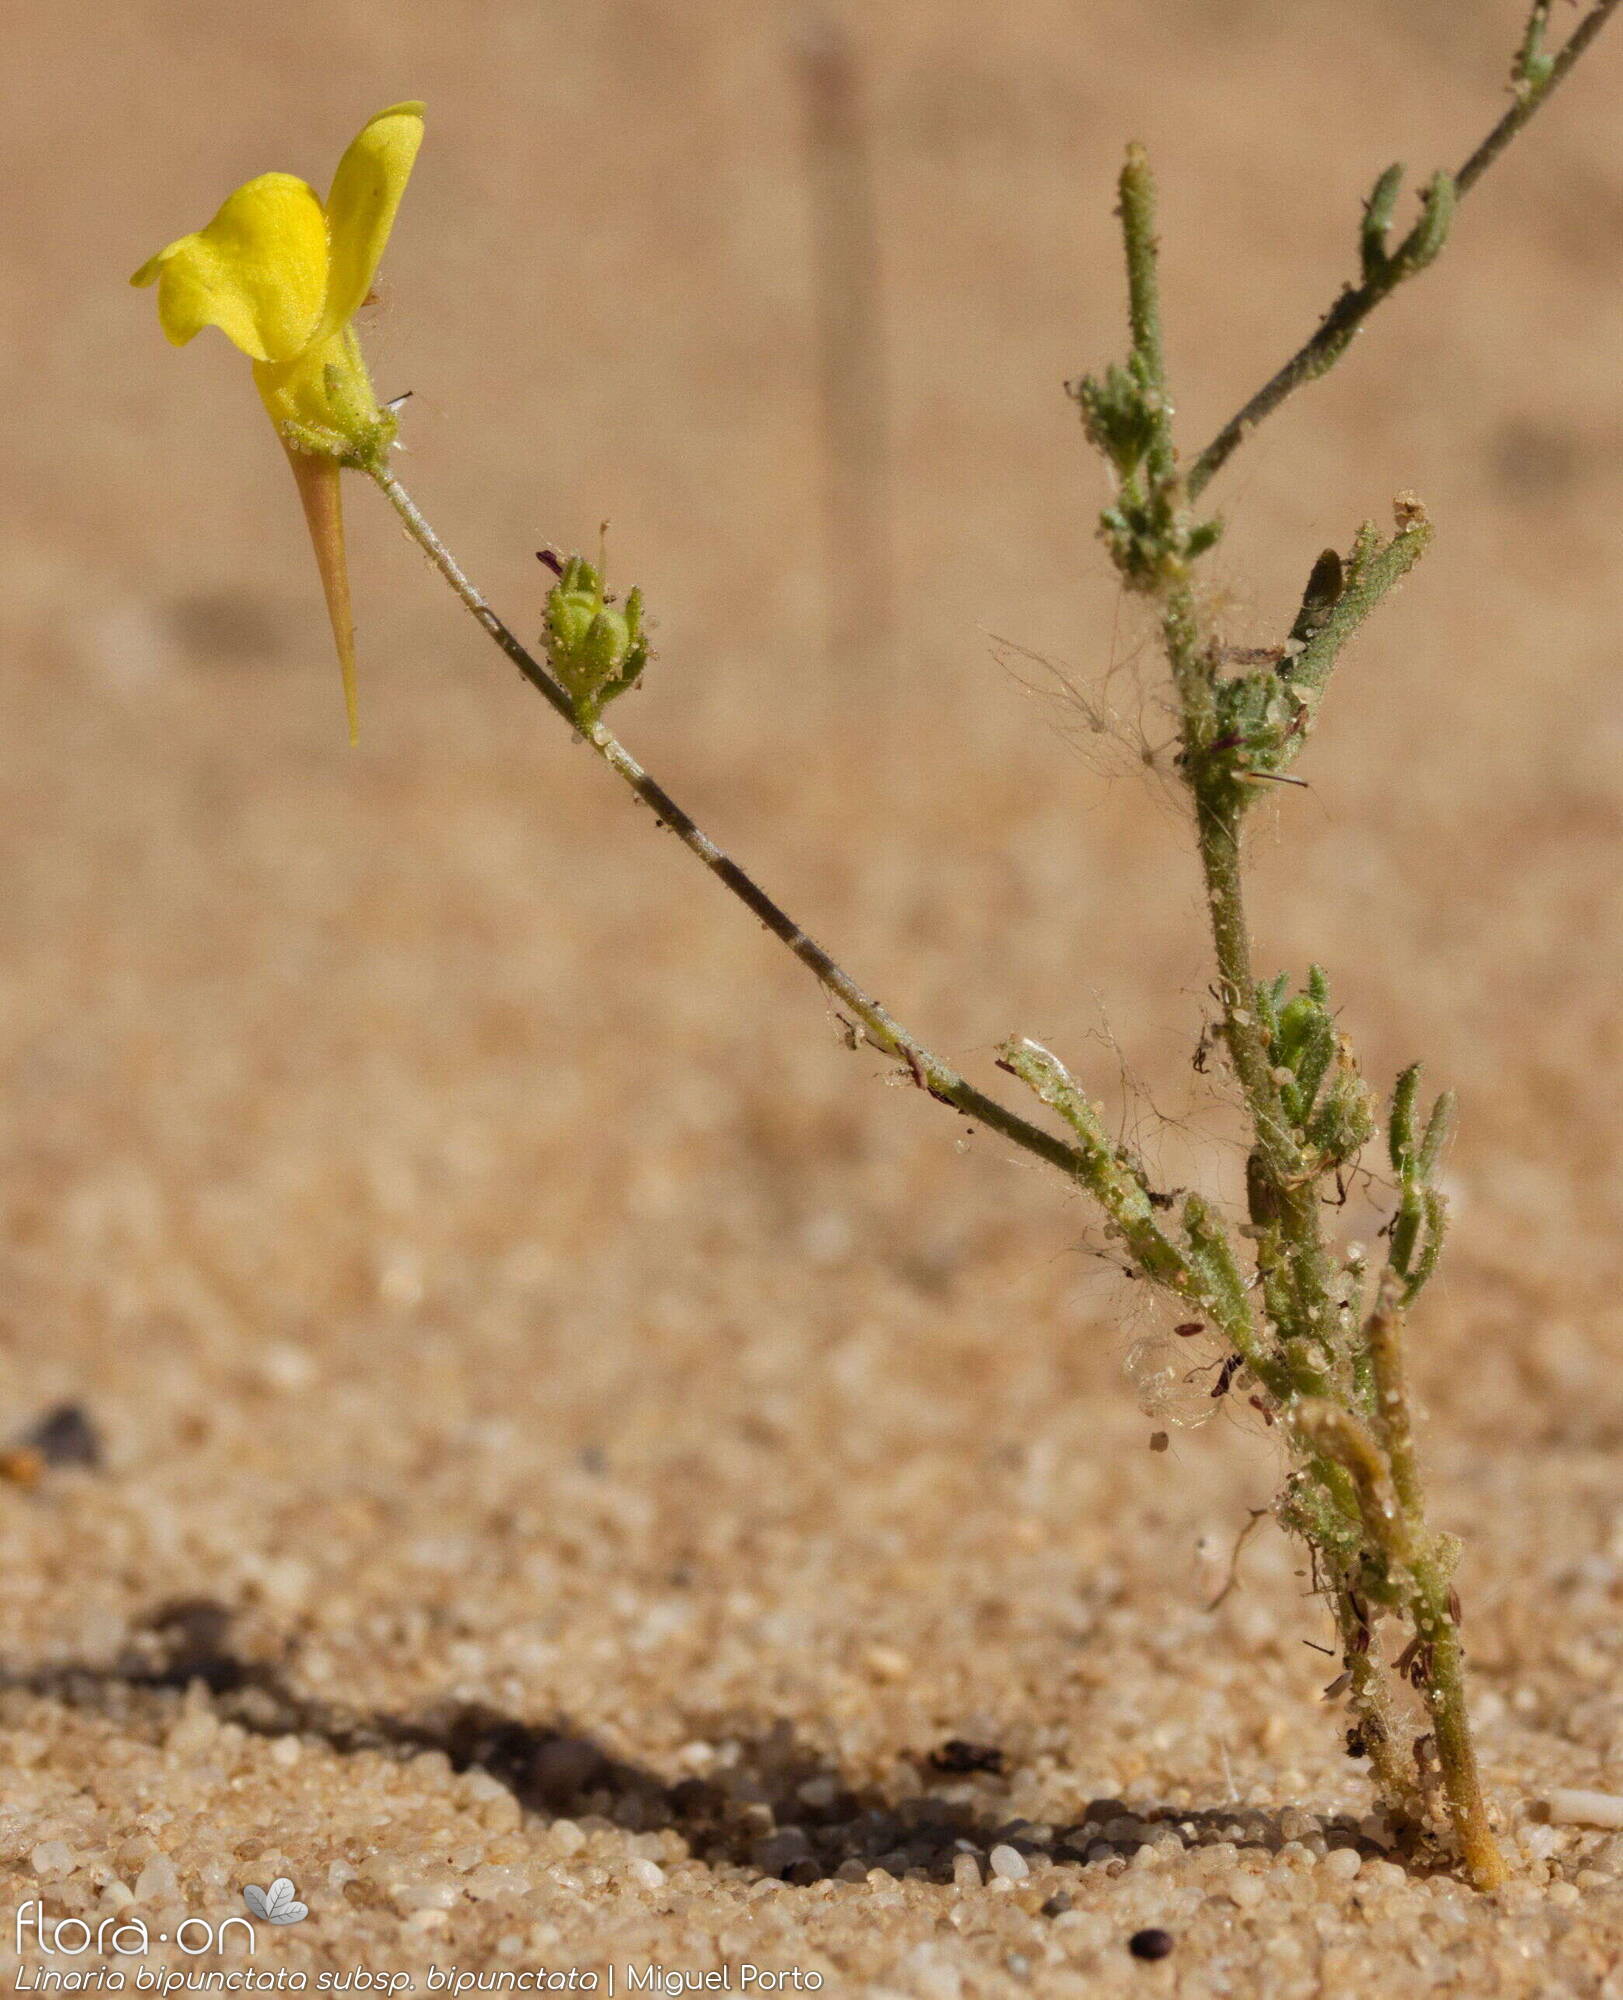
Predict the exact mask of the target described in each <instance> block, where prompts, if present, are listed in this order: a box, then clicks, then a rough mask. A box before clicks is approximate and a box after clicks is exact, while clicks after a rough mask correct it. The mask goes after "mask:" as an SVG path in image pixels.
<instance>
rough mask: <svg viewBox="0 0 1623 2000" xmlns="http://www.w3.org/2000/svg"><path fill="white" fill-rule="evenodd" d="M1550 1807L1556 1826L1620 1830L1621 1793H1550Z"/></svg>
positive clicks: (1551, 1817)
mask: <svg viewBox="0 0 1623 2000" xmlns="http://www.w3.org/2000/svg"><path fill="white" fill-rule="evenodd" d="M1549 1807H1550V1819H1551V1822H1552V1824H1554V1825H1556V1826H1605V1827H1623V1792H1579V1791H1553V1792H1551V1794H1550V1797H1549Z"/></svg>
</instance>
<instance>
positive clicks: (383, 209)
mask: <svg viewBox="0 0 1623 2000" xmlns="http://www.w3.org/2000/svg"><path fill="white" fill-rule="evenodd" d="M422 135H423V107H422V105H421V104H419V103H416V102H409V103H404V104H391V105H390V106H389V107H388V108H387V109H386V110H383V111H380V112H378V113H377V115H376V116H375V117H373V118H370V119H368V120H367V122H366V124H365V125H364V126H363V127H362V128H361V130H360V131H359V132H358V133H357V134H356V136H355V138H354V139H353V140H352V141H351V143H350V145H349V147H348V149H347V150H346V152H345V154H344V157H343V158H342V159H341V160H340V161H339V163H338V171H337V172H336V173H335V174H334V175H333V180H332V186H331V188H330V189H329V190H328V194H327V199H326V202H325V203H323V202H322V201H321V199H320V198H319V197H318V195H317V194H316V191H315V189H314V188H312V187H311V186H310V185H309V183H308V182H306V181H302V180H300V179H299V177H298V176H297V175H296V174H282V173H271V174H260V175H258V176H257V177H256V178H255V179H254V180H251V181H246V182H245V183H244V184H243V185H242V186H241V187H239V188H238V189H237V190H236V191H235V193H233V194H231V195H228V196H227V198H226V200H225V201H224V202H223V203H222V204H221V206H220V209H219V212H218V213H217V214H216V215H215V217H214V219H213V220H212V221H211V222H210V223H208V225H207V226H206V227H205V228H203V229H200V230H196V231H194V232H193V233H192V234H191V235H189V236H181V237H178V238H177V239H176V240H175V241H174V242H173V243H170V244H168V245H167V246H166V247H165V248H164V249H162V250H160V251H159V252H158V254H157V255H156V256H155V257H149V258H148V259H147V261H146V263H144V264H143V265H142V266H141V268H140V270H138V271H137V272H136V273H135V275H134V276H133V277H132V278H131V280H130V282H131V284H133V285H150V284H154V283H156V285H157V287H158V317H159V320H160V321H161V323H162V325H163V330H164V332H165V333H166V334H167V335H168V337H169V338H170V340H171V341H173V342H174V344H175V345H176V346H177V347H183V346H184V345H185V344H186V342H187V341H189V340H191V339H192V338H193V336H194V335H196V334H197V333H199V332H201V330H202V329H203V328H204V327H205V326H217V327H219V328H220V330H221V332H222V333H224V334H225V336H226V337H227V339H228V340H230V341H232V342H233V343H234V344H235V345H236V346H237V347H239V348H240V349H241V350H242V352H243V353H244V354H246V355H248V356H249V357H250V358H251V359H252V360H254V361H258V362H269V363H272V364H285V363H287V362H291V361H296V360H297V359H298V358H299V357H300V356H301V355H303V354H306V353H308V352H309V351H310V350H311V349H312V348H314V347H316V346H318V345H320V344H321V343H322V342H324V341H327V340H330V339H331V338H332V336H333V335H334V334H335V333H337V332H338V331H339V330H340V329H341V328H343V327H345V326H347V325H348V324H349V322H350V320H351V319H353V318H354V316H355V314H356V312H358V311H359V309H360V307H361V305H362V303H363V302H364V300H365V299H366V296H367V293H368V292H369V291H370V290H371V288H372V280H373V277H374V275H375V274H376V272H377V267H378V263H379V260H380V259H381V258H382V256H383V250H384V246H385V244H386V243H387V242H388V240H389V232H390V230H391V228H392V227H393V225H394V218H395V211H396V209H397V208H398V207H399V205H400V197H401V195H402V194H403V193H404V191H405V186H406V181H407V179H408V178H409V176H410V174H411V168H412V162H413V160H414V159H415V158H416V156H417V148H418V145H419V144H420V143H421V140H422Z"/></svg>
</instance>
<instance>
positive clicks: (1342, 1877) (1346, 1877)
mask: <svg viewBox="0 0 1623 2000" xmlns="http://www.w3.org/2000/svg"><path fill="white" fill-rule="evenodd" d="M1363 1865H1364V1862H1363V1857H1362V1856H1361V1855H1360V1854H1359V1852H1358V1850H1357V1849H1356V1848H1355V1847H1338V1848H1337V1849H1336V1850H1335V1852H1334V1853H1333V1854H1327V1855H1326V1856H1325V1857H1324V1859H1323V1860H1322V1861H1321V1862H1320V1863H1319V1873H1320V1874H1321V1875H1328V1876H1329V1878H1330V1880H1331V1881H1332V1882H1350V1881H1351V1880H1352V1879H1353V1877H1354V1876H1355V1875H1356V1874H1357V1873H1358V1871H1359V1869H1360V1868H1362V1867H1363Z"/></svg>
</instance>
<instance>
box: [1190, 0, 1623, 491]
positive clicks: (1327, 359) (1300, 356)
mask: <svg viewBox="0 0 1623 2000" xmlns="http://www.w3.org/2000/svg"><path fill="white" fill-rule="evenodd" d="M1619 4H1623V0H1595V4H1594V5H1593V6H1592V7H1591V8H1590V10H1589V12H1588V13H1587V14H1586V15H1585V16H1584V18H1583V20H1582V21H1580V22H1579V24H1578V26H1577V27H1576V28H1575V29H1574V30H1573V31H1572V33H1571V35H1570V36H1568V38H1567V41H1566V43H1565V45H1564V47H1563V48H1562V50H1561V52H1560V54H1559V55H1558V56H1556V57H1555V58H1554V60H1553V61H1552V62H1551V64H1550V67H1549V71H1548V74H1547V75H1546V76H1545V77H1544V79H1543V81H1542V82H1541V83H1539V84H1537V86H1536V87H1530V86H1526V85H1524V86H1523V87H1521V88H1519V89H1518V92H1517V95H1516V100H1515V102H1514V103H1513V104H1512V105H1511V107H1510V109H1509V110H1508V111H1507V112H1506V113H1505V114H1504V116H1503V117H1502V118H1501V119H1500V120H1499V121H1498V123H1497V124H1496V125H1495V126H1494V128H1493V130H1492V131H1491V132H1489V134H1488V135H1487V137H1486V138H1485V139H1484V140H1483V141H1482V143H1481V144H1480V145H1479V146H1478V147H1477V149H1476V151H1475V152H1474V153H1472V154H1471V156H1470V158H1469V159H1468V160H1466V162H1465V164H1464V165H1463V166H1462V167H1461V168H1460V170H1459V172H1458V173H1457V174H1455V175H1454V176H1453V190H1454V197H1455V199H1456V201H1457V200H1458V199H1459V198H1460V197H1462V196H1464V195H1466V194H1468V193H1469V192H1470V191H1471V189H1472V188H1473V187H1475V185H1476V184H1477V182H1478V181H1479V180H1481V178H1482V176H1483V175H1484V174H1485V173H1486V172H1487V171H1488V169H1489V167H1491V166H1492V165H1493V163H1494V161H1495V160H1497V159H1498V158H1499V156H1500V154H1501V153H1502V152H1504V150H1505V148H1506V147H1507V146H1508V145H1509V144H1510V142H1511V140H1512V139H1514V138H1515V136H1516V134H1517V133H1518V132H1520V131H1521V129H1522V127H1523V126H1524V125H1525V124H1526V123H1527V122H1528V120H1529V119H1530V118H1531V117H1532V116H1533V114H1534V112H1536V111H1537V110H1538V109H1539V107H1540V105H1542V104H1544V103H1545V102H1546V100H1547V99H1548V98H1549V96H1550V94H1551V93H1552V92H1553V91H1554V90H1555V88H1556V86H1557V85H1558V84H1559V83H1560V82H1561V80H1562V79H1563V78H1564V77H1565V76H1567V75H1568V73H1569V72H1570V71H1571V69H1572V67H1573V65H1574V64H1575V63H1576V62H1577V60H1578V58H1579V57H1580V56H1581V55H1582V54H1583V52H1584V50H1585V49H1587V48H1588V47H1589V45H1590V43H1591V42H1592V41H1594V39H1595V37H1596V36H1597V35H1598V34H1599V33H1600V31H1601V29H1602V28H1603V27H1605V25H1606V23H1607V21H1608V20H1609V19H1610V17H1611V16H1612V14H1613V13H1614V12H1615V11H1616V10H1617V8H1618V6H1619ZM1419 268H1422V267H1421V266H1418V265H1416V266H1413V267H1411V268H1410V269H1396V270H1393V271H1390V272H1387V273H1385V274H1383V275H1378V276H1374V277H1368V278H1366V279H1365V281H1364V282H1363V283H1362V284H1358V285H1350V286H1348V287H1347V288H1346V289H1345V290H1344V291H1343V292H1342V294H1341V296H1340V297H1339V298H1338V299H1337V300H1336V302H1335V304H1334V305H1332V306H1331V308H1330V310H1329V311H1328V312H1327V313H1326V314H1325V315H1324V317H1323V319H1321V320H1320V322H1319V324H1318V327H1317V328H1316V329H1315V331H1314V333H1313V334H1312V336H1311V337H1310V338H1309V339H1308V340H1306V341H1305V342H1304V343H1303V344H1302V346H1301V347H1299V348H1298V349H1297V351H1296V352H1295V353H1294V354H1293V355H1292V356H1291V358H1290V360H1289V361H1287V362H1286V363H1285V365H1284V367H1282V368H1281V369H1280V370H1279V371H1278V372H1277V374H1275V375H1273V376H1272V377H1271V378H1270V379H1269V380H1268V381H1267V382H1265V383H1264V384H1263V386H1262V387H1261V388H1260V389H1259V390H1258V391H1257V393H1256V394H1255V395H1254V396H1253V397H1252V398H1251V400H1250V401H1249V402H1248V403H1247V404H1246V405H1245V406H1244V408H1243V409H1241V410H1239V411H1237V412H1236V413H1235V415H1234V416H1232V417H1230V419H1229V420H1228V422H1227V423H1226V424H1225V425H1224V426H1223V428H1222V429H1221V430H1220V431H1219V432H1218V433H1217V435H1216V437H1214V438H1213V439H1212V441H1211V443H1210V444H1209V445H1207V447H1206V449H1205V450H1204V451H1203V452H1202V453H1201V454H1200V456H1199V457H1198V458H1197V459H1196V460H1195V462H1194V464H1193V465H1192V466H1191V467H1190V469H1189V480H1188V486H1189V497H1190V499H1191V500H1195V499H1198V498H1199V497H1200V495H1201V493H1202V492H1203V491H1204V489H1205V488H1206V486H1207V485H1208V483H1209V482H1210V481H1211V479H1212V478H1213V476H1214V475H1215V474H1216V473H1218V472H1220V471H1221V470H1222V468H1223V467H1224V466H1225V465H1226V464H1227V463H1228V461H1229V459H1230V458H1232V457H1233V455H1234V453H1235V451H1236V450H1237V449H1238V448H1239V446H1240V444H1241V443H1242V442H1243V441H1244V440H1245V438H1246V437H1248V436H1249V435H1250V433H1251V432H1252V431H1254V430H1255V429H1256V428H1257V426H1258V425H1259V424H1260V423H1262V422H1263V421H1264V420H1265V419H1266V418H1268V417H1270V416H1272V415H1273V413H1274V411H1275V410H1277V409H1278V408H1279V406H1280V404H1281V403H1283V402H1284V401H1285V400H1286V398H1287V397H1288V396H1290V395H1292V394H1293V393H1294V392H1295V391H1296V390H1297V389H1300V388H1301V387H1302V386H1303V384H1304V383H1307V382H1314V381H1317V380H1318V378H1319V377H1320V376H1321V375H1323V374H1324V373H1325V372H1326V370H1327V369H1329V368H1331V367H1333V366H1334V364H1335V362H1336V361H1337V360H1338V359H1339V358H1340V356H1341V355H1342V354H1343V353H1344V352H1345V350H1346V348H1347V345H1348V343H1349V342H1350V341H1351V340H1352V338H1353V335H1354V334H1356V333H1357V332H1358V330H1359V328H1360V327H1361V326H1362V325H1363V323H1364V321H1365V320H1366V319H1368V318H1369V316H1370V314H1371V313H1372V312H1373V311H1374V310H1375V308H1376V307H1377V306H1378V305H1379V304H1380V303H1381V301H1382V299H1385V298H1389V297H1390V296H1391V295H1392V293H1393V292H1394V291H1396V290H1397V289H1398V286H1399V285H1400V284H1401V283H1402V282H1403V281H1404V279H1406V278H1408V277H1412V276H1413V275H1414V272H1415V270H1417V269H1419Z"/></svg>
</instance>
